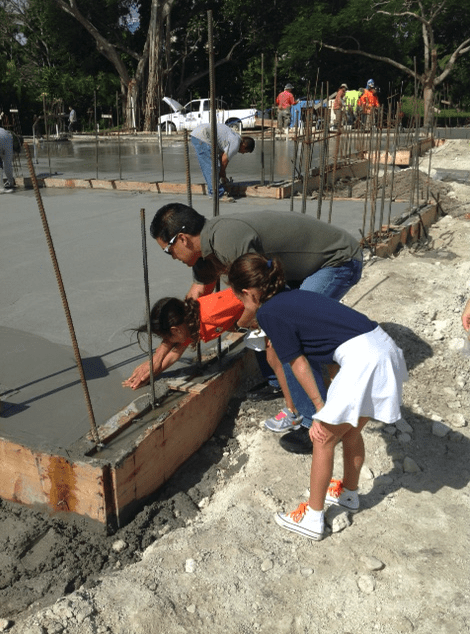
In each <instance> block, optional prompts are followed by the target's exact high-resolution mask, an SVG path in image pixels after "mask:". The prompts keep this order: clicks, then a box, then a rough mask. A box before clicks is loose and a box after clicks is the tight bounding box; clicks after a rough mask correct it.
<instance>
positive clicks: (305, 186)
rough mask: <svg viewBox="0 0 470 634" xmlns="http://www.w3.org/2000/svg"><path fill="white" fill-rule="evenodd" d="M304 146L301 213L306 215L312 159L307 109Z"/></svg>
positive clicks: (310, 130) (309, 112) (310, 115)
mask: <svg viewBox="0 0 470 634" xmlns="http://www.w3.org/2000/svg"><path fill="white" fill-rule="evenodd" d="M307 103H308V94H307ZM304 145H305V146H306V151H305V153H304V160H305V169H304V182H303V189H302V213H303V214H305V213H307V190H308V181H309V175H310V163H311V158H312V152H311V145H312V112H311V110H310V109H309V108H307V113H306V118H305V136H304Z"/></svg>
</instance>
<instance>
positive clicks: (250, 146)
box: [242, 136, 255, 154]
mask: <svg viewBox="0 0 470 634" xmlns="http://www.w3.org/2000/svg"><path fill="white" fill-rule="evenodd" d="M242 141H243V145H244V146H245V149H246V151H247V152H248V153H249V154H251V153H252V152H253V150H254V149H255V140H254V139H253V137H251V136H242Z"/></svg>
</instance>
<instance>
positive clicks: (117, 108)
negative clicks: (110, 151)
mask: <svg viewBox="0 0 470 634" xmlns="http://www.w3.org/2000/svg"><path fill="white" fill-rule="evenodd" d="M116 126H117V134H118V164H119V180H120V181H122V165H121V131H120V129H119V93H118V91H117V90H116Z"/></svg>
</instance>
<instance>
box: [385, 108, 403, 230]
mask: <svg viewBox="0 0 470 634" xmlns="http://www.w3.org/2000/svg"><path fill="white" fill-rule="evenodd" d="M400 117H401V107H400V102H398V105H397V114H396V118H395V141H394V145H393V157H392V178H391V181H390V199H389V203H388V217H387V228H388V229H390V219H391V217H392V201H393V186H394V184H395V161H396V158H397V146H398V142H399V138H400Z"/></svg>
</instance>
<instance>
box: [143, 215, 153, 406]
mask: <svg viewBox="0 0 470 634" xmlns="http://www.w3.org/2000/svg"><path fill="white" fill-rule="evenodd" d="M140 229H141V234H142V264H143V267H144V291H145V310H146V314H147V340H148V347H149V370H150V405H151V406H152V409H155V383H154V377H153V345H152V322H151V319H150V293H149V271H148V261H147V240H146V237H145V209H141V210H140Z"/></svg>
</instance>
